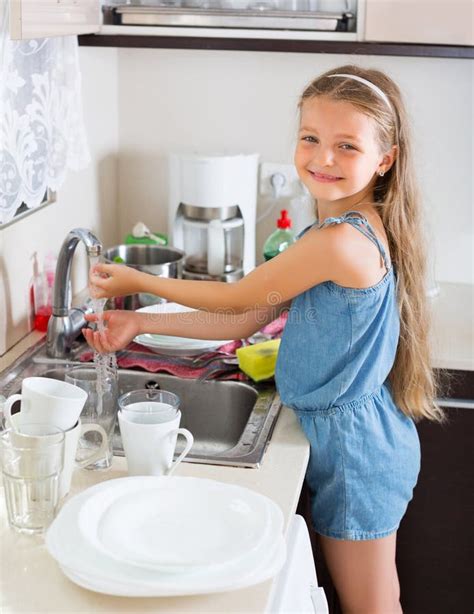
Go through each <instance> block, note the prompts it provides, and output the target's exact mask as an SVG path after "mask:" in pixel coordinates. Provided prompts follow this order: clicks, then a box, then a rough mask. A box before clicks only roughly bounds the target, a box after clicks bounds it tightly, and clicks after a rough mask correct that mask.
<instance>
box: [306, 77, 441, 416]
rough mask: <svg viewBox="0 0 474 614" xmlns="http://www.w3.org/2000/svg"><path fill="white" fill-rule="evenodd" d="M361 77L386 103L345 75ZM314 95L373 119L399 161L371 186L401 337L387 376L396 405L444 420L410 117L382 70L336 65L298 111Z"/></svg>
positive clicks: (382, 146)
mask: <svg viewBox="0 0 474 614" xmlns="http://www.w3.org/2000/svg"><path fill="white" fill-rule="evenodd" d="M339 73H346V74H350V75H355V76H358V77H362V78H363V79H366V80H368V81H370V82H371V83H373V84H374V85H376V86H377V87H378V88H380V89H381V90H382V92H384V93H385V94H386V96H387V97H388V99H389V101H390V106H391V108H390V107H389V106H388V105H387V103H386V102H385V101H384V99H383V98H382V97H381V96H380V95H379V94H377V92H376V91H374V90H373V89H371V88H370V87H369V86H367V85H366V84H363V83H361V82H359V81H357V80H354V79H350V78H347V77H338V78H329V75H334V74H339ZM315 96H325V97H328V98H330V99H332V100H337V101H344V102H349V103H351V104H353V105H354V106H355V107H356V108H357V110H359V111H361V112H362V113H364V114H366V115H367V116H369V117H371V118H372V119H373V120H374V122H375V125H376V128H377V139H378V143H379V146H380V151H381V152H386V151H389V150H390V149H391V148H392V146H393V145H396V146H397V148H398V151H397V154H398V155H397V158H396V160H395V162H394V164H393V165H392V167H391V168H390V170H389V171H387V172H386V173H385V175H384V176H383V177H377V181H376V183H375V186H374V200H375V203H374V205H375V207H376V208H377V211H378V213H379V214H380V216H381V218H382V222H383V224H384V227H385V231H386V233H387V237H388V242H389V248H390V253H391V256H392V261H393V263H394V265H395V270H396V273H397V299H398V306H399V311H400V338H399V342H398V347H397V353H396V356H395V361H394V364H393V366H392V369H391V371H390V374H389V382H390V387H391V390H392V394H393V398H394V401H395V403H396V404H397V406H398V407H399V408H400V409H401V410H402V411H403V412H404V413H405V414H407V415H409V416H411V417H412V418H414V419H415V420H419V419H421V418H428V419H430V420H437V421H439V422H441V421H443V419H444V414H443V411H442V410H441V408H440V407H439V406H438V405H437V404H436V400H435V399H436V394H437V389H438V382H437V380H436V377H435V374H434V371H433V369H432V367H431V356H430V345H429V331H430V321H429V310H428V304H427V297H426V287H425V283H426V255H425V247H424V240H423V232H422V219H421V217H422V216H421V204H420V197H419V192H418V188H417V185H416V181H415V172H414V166H413V160H412V152H411V139H410V134H409V123H408V117H407V114H406V111H405V106H404V103H403V100H402V96H401V93H400V90H399V88H398V86H397V85H396V84H395V83H394V82H393V81H392V80H391V79H390V78H389V77H388V76H387V75H385V74H384V73H383V72H381V71H379V70H374V69H365V68H360V67H358V66H353V65H345V66H340V67H338V68H335V69H332V70H329V71H327V72H326V73H324V74H323V75H321V76H320V77H318V78H317V79H315V80H314V81H313V82H312V83H310V84H309V85H308V86H307V87H306V89H305V90H304V92H303V94H302V96H301V99H300V102H299V108H300V109H301V106H302V105H303V103H304V102H305V101H306V100H308V99H311V98H314V97H315Z"/></svg>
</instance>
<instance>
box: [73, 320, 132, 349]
mask: <svg viewBox="0 0 474 614" xmlns="http://www.w3.org/2000/svg"><path fill="white" fill-rule="evenodd" d="M85 318H86V320H87V321H88V322H97V320H98V316H97V314H95V313H91V314H88V315H86V316H85ZM104 323H105V326H106V328H105V330H104V331H103V332H101V333H99V332H98V331H93V330H91V329H90V328H83V329H82V334H83V335H84V337H85V338H86V341H87V343H88V344H89V345H90V346H91V347H92V348H93V349H94V350H97V351H98V352H101V353H102V354H104V353H107V352H116V351H117V350H121V349H122V348H124V347H125V346H127V345H128V344H129V343H130V341H132V339H134V338H135V337H136V336H137V335H138V334H140V315H139V314H137V313H135V312H134V311H104Z"/></svg>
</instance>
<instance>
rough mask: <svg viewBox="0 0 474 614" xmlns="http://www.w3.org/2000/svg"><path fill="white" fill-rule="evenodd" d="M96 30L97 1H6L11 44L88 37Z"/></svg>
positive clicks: (97, 24)
mask: <svg viewBox="0 0 474 614" xmlns="http://www.w3.org/2000/svg"><path fill="white" fill-rule="evenodd" d="M99 29H100V0H10V36H11V38H12V39H13V40H23V39H28V38H46V37H50V36H67V35H69V34H91V33H92V32H97V31H98V30H99Z"/></svg>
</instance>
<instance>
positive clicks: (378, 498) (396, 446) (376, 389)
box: [275, 211, 420, 540]
mask: <svg viewBox="0 0 474 614" xmlns="http://www.w3.org/2000/svg"><path fill="white" fill-rule="evenodd" d="M343 222H347V223H348V224H351V225H352V226H353V227H354V228H356V229H357V230H359V231H360V232H362V234H364V235H365V236H366V237H367V238H368V239H370V240H371V241H372V242H373V243H375V245H376V246H377V247H378V249H379V251H380V254H381V257H382V259H383V261H384V264H385V267H386V274H385V276H384V277H383V279H382V280H381V281H379V282H378V283H377V284H375V285H374V286H371V287H369V288H347V287H344V286H340V285H338V284H336V283H334V282H332V281H326V282H323V283H320V284H317V285H316V286H313V287H312V288H310V289H309V290H306V291H305V292H303V293H302V294H299V295H298V296H296V297H295V298H294V299H293V301H292V303H291V308H290V312H289V314H288V320H287V324H286V326H285V329H284V332H283V336H282V339H281V345H280V349H279V352H278V360H277V365H276V372H275V379H276V384H277V388H278V391H279V393H280V396H281V399H282V401H283V403H284V404H285V405H288V406H289V407H291V408H293V410H294V411H295V413H296V415H297V416H298V418H299V421H300V423H301V426H302V428H303V430H304V432H305V434H306V436H307V438H308V440H309V442H310V446H311V452H310V460H309V466H308V470H307V474H306V481H307V484H308V486H309V491H310V494H311V512H312V520H313V527H314V529H315V530H316V531H317V532H318V533H320V534H321V535H325V536H328V537H333V538H336V539H346V540H365V539H375V538H380V537H385V536H387V535H389V534H390V533H393V532H394V531H396V530H397V528H398V526H399V523H400V520H401V518H402V517H403V515H404V513H405V511H406V508H407V505H408V502H409V501H410V499H411V498H412V494H413V488H414V486H415V484H416V481H417V478H418V473H419V469H420V444H419V440H418V434H417V431H416V428H415V425H414V422H413V420H412V419H411V418H409V417H407V416H406V415H405V414H404V413H402V411H401V410H400V409H399V408H398V407H397V406H396V405H395V403H394V400H393V398H392V395H391V392H390V385H389V382H388V380H387V377H388V374H389V372H390V370H391V368H392V365H393V363H394V360H395V353H396V349H397V344H398V338H399V332H400V320H399V312H398V305H397V298H396V276H395V272H394V270H393V267H391V268H390V269H389V268H388V261H387V256H386V253H385V250H384V247H383V245H382V243H381V242H380V241H379V240H378V238H377V236H376V234H375V232H374V231H373V229H372V227H371V226H370V224H369V222H368V220H367V219H366V218H365V217H364V216H363V215H362V214H361V213H359V212H358V211H348V212H347V213H345V214H344V215H342V216H341V217H331V218H327V219H326V220H325V221H324V222H323V223H322V224H320V225H318V226H317V227H318V228H319V229H321V228H324V227H326V226H329V225H330V224H341V223H343ZM316 224H317V223H316ZM311 227H312V226H308V228H305V229H304V230H303V231H302V233H300V235H299V236H301V235H302V234H304V233H305V232H306V231H307V230H309V228H311ZM315 266H317V263H315Z"/></svg>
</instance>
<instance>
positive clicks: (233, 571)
mask: <svg viewBox="0 0 474 614" xmlns="http://www.w3.org/2000/svg"><path fill="white" fill-rule="evenodd" d="M282 529H283V514H282V512H281V510H280V508H279V507H278V505H276V504H275V503H274V502H273V501H272V500H271V499H268V498H267V497H264V496H262V495H260V494H259V493H256V492H254V491H252V490H249V489H247V488H242V487H240V486H234V485H230V484H224V483H221V482H216V481H214V480H206V479H199V478H186V477H128V478H120V479H116V480H109V481H106V482H102V483H100V484H98V485H96V486H93V487H92V488H89V489H87V490H85V491H84V492H82V493H80V494H79V495H77V496H75V497H74V498H72V499H71V500H70V501H68V502H67V503H66V504H65V505H64V507H63V508H62V510H61V511H60V513H59V515H58V516H57V518H56V519H55V520H54V522H53V523H52V525H51V526H50V527H49V529H48V531H47V533H46V547H47V549H48V551H49V553H50V554H51V555H52V556H53V557H54V558H55V559H56V561H57V562H58V563H59V565H60V567H61V569H62V571H63V572H64V574H65V575H66V576H67V577H68V578H69V579H70V580H72V581H73V582H75V583H76V584H78V585H79V586H82V587H84V588H87V589H89V590H92V591H96V592H99V593H104V594H108V595H118V596H124V597H164V596H173V595H195V594H200V593H217V592H223V591H229V590H235V589H238V588H244V587H246V586H251V585H254V584H259V583H260V582H263V581H264V580H267V579H269V578H271V577H273V576H274V575H276V574H277V573H278V571H279V570H280V569H281V567H282V566H283V563H284V561H285V556H286V549H285V541H284V539H283V534H282Z"/></svg>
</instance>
